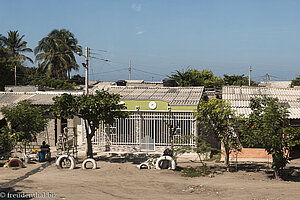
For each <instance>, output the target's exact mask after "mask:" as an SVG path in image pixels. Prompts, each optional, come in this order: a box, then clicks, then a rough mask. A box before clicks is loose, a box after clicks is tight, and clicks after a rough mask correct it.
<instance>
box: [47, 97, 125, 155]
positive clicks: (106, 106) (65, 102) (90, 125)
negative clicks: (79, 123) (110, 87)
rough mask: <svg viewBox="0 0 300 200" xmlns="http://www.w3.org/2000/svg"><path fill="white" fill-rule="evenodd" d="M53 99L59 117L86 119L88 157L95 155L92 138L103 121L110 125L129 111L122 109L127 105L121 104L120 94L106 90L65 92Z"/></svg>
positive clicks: (54, 111) (55, 113) (52, 110)
mask: <svg viewBox="0 0 300 200" xmlns="http://www.w3.org/2000/svg"><path fill="white" fill-rule="evenodd" d="M53 100H54V105H53V106H51V112H52V113H53V114H54V116H56V117H57V118H63V119H67V118H72V117H74V116H78V117H80V118H82V119H83V120H85V130H86V144H87V148H86V155H87V157H93V149H92V138H93V137H94V136H95V132H96V130H97V129H99V127H100V124H101V123H102V122H103V123H104V124H105V125H110V124H112V123H113V122H114V121H115V118H125V117H127V116H128V113H127V112H125V111H121V110H122V109H126V106H125V105H121V104H119V102H120V95H119V94H110V93H108V92H106V91H96V93H95V94H94V95H81V96H72V95H70V94H63V95H62V96H59V97H55V98H53Z"/></svg>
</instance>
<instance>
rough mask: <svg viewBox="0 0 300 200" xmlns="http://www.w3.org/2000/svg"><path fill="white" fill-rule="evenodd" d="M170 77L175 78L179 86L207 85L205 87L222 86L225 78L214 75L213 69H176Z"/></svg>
mask: <svg viewBox="0 0 300 200" xmlns="http://www.w3.org/2000/svg"><path fill="white" fill-rule="evenodd" d="M169 78H172V79H174V80H175V81H176V82H177V83H178V85H179V86H181V87H188V86H205V87H221V86H222V84H223V80H222V79H221V78H220V77H217V76H214V74H213V72H212V71H211V70H202V71H198V70H197V69H187V70H182V71H179V70H176V71H175V72H173V73H172V74H171V75H170V76H169Z"/></svg>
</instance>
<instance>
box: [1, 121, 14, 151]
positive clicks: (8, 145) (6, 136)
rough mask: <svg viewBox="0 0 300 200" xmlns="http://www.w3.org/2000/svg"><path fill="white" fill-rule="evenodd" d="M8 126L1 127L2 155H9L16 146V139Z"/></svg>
mask: <svg viewBox="0 0 300 200" xmlns="http://www.w3.org/2000/svg"><path fill="white" fill-rule="evenodd" d="M11 136H12V135H11V131H10V129H9V128H8V127H7V126H4V127H2V128H1V129H0V157H1V156H5V155H7V154H8V153H9V152H10V151H11V150H12V149H13V148H14V140H13V138H12V137H11Z"/></svg>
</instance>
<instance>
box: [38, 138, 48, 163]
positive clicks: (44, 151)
mask: <svg viewBox="0 0 300 200" xmlns="http://www.w3.org/2000/svg"><path fill="white" fill-rule="evenodd" d="M50 157H51V156H50V146H49V145H48V144H46V142H45V141H43V142H42V145H41V151H40V153H39V161H40V162H45V161H46V160H49V159H50Z"/></svg>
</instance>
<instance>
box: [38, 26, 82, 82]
mask: <svg viewBox="0 0 300 200" xmlns="http://www.w3.org/2000/svg"><path fill="white" fill-rule="evenodd" d="M34 53H35V54H36V61H38V64H39V66H38V68H39V70H41V71H43V72H46V74H47V75H48V76H50V77H56V78H60V79H65V78H66V77H67V76H68V77H69V78H70V72H71V70H78V69H79V65H78V64H77V63H76V59H75V55H74V54H82V48H81V46H80V45H78V41H77V39H76V38H75V37H74V35H73V34H72V33H71V32H70V31H68V30H66V29H61V30H57V29H55V30H53V31H52V32H51V33H49V34H48V36H46V37H44V38H43V39H42V40H40V41H39V45H38V46H37V47H36V48H35V49H34Z"/></svg>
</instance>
